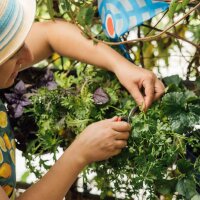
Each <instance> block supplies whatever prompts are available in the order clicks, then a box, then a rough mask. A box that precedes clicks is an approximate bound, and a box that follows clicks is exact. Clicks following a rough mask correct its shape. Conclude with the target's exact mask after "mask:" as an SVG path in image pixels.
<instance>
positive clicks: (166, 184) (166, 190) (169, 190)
mask: <svg viewBox="0 0 200 200" xmlns="http://www.w3.org/2000/svg"><path fill="white" fill-rule="evenodd" d="M176 184H177V180H174V179H173V180H165V179H161V180H159V181H157V182H156V183H155V185H156V188H157V191H158V192H159V193H160V194H162V195H168V194H173V193H174V192H175V187H176Z"/></svg>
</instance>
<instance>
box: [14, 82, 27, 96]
mask: <svg viewBox="0 0 200 200" xmlns="http://www.w3.org/2000/svg"><path fill="white" fill-rule="evenodd" d="M14 92H15V93H17V94H25V93H26V87H25V84H24V82H23V81H19V82H18V83H17V84H16V85H15V88H14Z"/></svg>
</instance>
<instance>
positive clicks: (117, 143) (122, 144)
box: [115, 140, 127, 149]
mask: <svg viewBox="0 0 200 200" xmlns="http://www.w3.org/2000/svg"><path fill="white" fill-rule="evenodd" d="M126 146H127V141H126V140H116V141H115V147H116V148H117V149H122V148H124V147H126Z"/></svg>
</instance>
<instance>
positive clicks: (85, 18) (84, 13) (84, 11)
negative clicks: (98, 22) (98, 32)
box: [77, 7, 94, 26]
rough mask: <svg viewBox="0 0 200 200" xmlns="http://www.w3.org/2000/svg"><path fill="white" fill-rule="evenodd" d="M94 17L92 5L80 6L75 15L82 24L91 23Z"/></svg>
mask: <svg viewBox="0 0 200 200" xmlns="http://www.w3.org/2000/svg"><path fill="white" fill-rule="evenodd" d="M93 17H94V10H93V8H92V7H88V8H81V9H80V12H79V14H78V16H77V20H78V23H79V24H80V25H82V26H85V25H91V24H92V20H93Z"/></svg>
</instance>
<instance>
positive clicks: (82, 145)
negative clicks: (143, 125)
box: [71, 117, 131, 164]
mask: <svg viewBox="0 0 200 200" xmlns="http://www.w3.org/2000/svg"><path fill="white" fill-rule="evenodd" d="M116 120H117V117H114V118H112V119H106V120H103V121H99V122H96V123H93V124H91V125H89V126H88V127H87V128H86V129H85V130H84V131H83V132H82V133H81V134H80V135H79V136H78V138H77V139H76V140H75V141H74V142H73V143H72V145H71V148H73V149H74V151H76V152H74V153H76V155H79V156H80V157H82V158H83V159H84V162H85V164H89V163H91V162H94V161H100V160H105V159H108V158H110V157H112V156H115V155H117V154H119V153H120V152H121V150H122V149H123V148H124V147H126V146H127V139H128V137H129V131H130V130H131V127H130V125H129V124H128V123H126V122H117V121H116Z"/></svg>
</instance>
